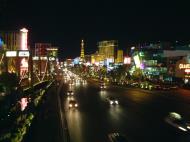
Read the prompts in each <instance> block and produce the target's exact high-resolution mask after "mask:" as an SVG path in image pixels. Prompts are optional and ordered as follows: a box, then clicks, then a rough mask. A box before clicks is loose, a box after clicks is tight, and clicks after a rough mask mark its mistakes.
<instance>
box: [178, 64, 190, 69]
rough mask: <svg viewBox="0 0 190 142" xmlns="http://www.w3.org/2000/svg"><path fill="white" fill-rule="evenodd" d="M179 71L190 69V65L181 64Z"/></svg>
mask: <svg viewBox="0 0 190 142" xmlns="http://www.w3.org/2000/svg"><path fill="white" fill-rule="evenodd" d="M179 69H190V64H179Z"/></svg>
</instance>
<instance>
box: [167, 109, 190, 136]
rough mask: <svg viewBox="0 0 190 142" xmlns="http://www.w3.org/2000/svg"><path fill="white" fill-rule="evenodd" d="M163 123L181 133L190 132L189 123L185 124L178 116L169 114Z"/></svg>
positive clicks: (173, 113)
mask: <svg viewBox="0 0 190 142" xmlns="http://www.w3.org/2000/svg"><path fill="white" fill-rule="evenodd" d="M165 122H166V123H168V124H169V125H171V126H173V127H175V128H177V129H178V130H181V131H183V132H187V131H190V123H187V122H186V121H185V120H184V119H183V118H182V116H181V115H180V114H178V113H176V112H170V113H169V114H168V116H167V117H166V118H165Z"/></svg>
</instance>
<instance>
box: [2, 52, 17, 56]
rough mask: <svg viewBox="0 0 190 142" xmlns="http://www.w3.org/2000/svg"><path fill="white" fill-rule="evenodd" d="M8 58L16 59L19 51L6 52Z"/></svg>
mask: <svg viewBox="0 0 190 142" xmlns="http://www.w3.org/2000/svg"><path fill="white" fill-rule="evenodd" d="M5 55H6V57H16V56H17V51H6V54H5Z"/></svg>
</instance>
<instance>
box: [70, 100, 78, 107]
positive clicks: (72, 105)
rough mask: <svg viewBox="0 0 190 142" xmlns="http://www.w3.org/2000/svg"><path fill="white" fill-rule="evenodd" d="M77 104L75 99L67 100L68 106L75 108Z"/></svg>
mask: <svg viewBox="0 0 190 142" xmlns="http://www.w3.org/2000/svg"><path fill="white" fill-rule="evenodd" d="M77 107H78V104H77V102H76V100H70V101H69V108H77Z"/></svg>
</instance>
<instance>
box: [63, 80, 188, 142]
mask: <svg viewBox="0 0 190 142" xmlns="http://www.w3.org/2000/svg"><path fill="white" fill-rule="evenodd" d="M67 90H73V91H74V96H75V99H76V100H77V101H78V104H79V107H78V108H77V109H69V108H68V100H67V98H66V96H67V94H66V92H67ZM107 96H114V97H116V98H117V99H118V100H119V105H117V106H110V105H109V103H108V101H107V100H106V97H107ZM60 100H61V104H62V105H61V107H62V109H63V110H62V113H63V114H62V115H64V116H65V117H66V120H67V127H68V132H69V135H70V141H71V142H107V140H108V138H107V135H108V134H109V133H112V132H120V133H123V134H125V135H126V137H127V139H128V140H129V142H142V141H143V142H161V141H162V142H165V141H167V142H168V141H172V142H186V141H188V140H189V139H190V138H189V136H188V135H186V134H184V133H181V132H180V131H178V130H176V129H175V128H173V127H171V126H169V125H168V124H166V123H165V121H164V118H165V117H166V116H167V114H168V113H169V112H173V111H174V112H178V113H180V114H182V115H183V116H184V117H185V118H186V119H187V120H190V118H189V116H190V111H189V110H190V91H188V90H183V89H177V90H171V91H148V90H142V89H136V88H135V89H126V88H123V87H113V86H112V87H108V88H107V89H105V90H103V91H102V90H100V88H99V86H98V85H97V84H95V83H93V82H88V83H87V84H83V85H82V84H81V85H73V86H72V87H71V86H69V85H68V84H67V85H66V84H64V85H63V87H62V90H61V93H60Z"/></svg>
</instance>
